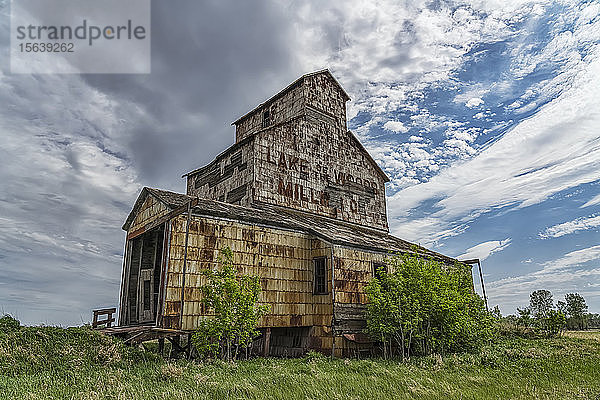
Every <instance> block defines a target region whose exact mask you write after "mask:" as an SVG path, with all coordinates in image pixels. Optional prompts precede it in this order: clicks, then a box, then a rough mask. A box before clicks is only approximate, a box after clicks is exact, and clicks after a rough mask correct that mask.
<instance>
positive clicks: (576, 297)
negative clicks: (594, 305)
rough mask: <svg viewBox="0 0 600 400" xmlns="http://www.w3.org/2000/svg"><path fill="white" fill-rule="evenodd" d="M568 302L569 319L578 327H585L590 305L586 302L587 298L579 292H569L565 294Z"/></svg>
mask: <svg viewBox="0 0 600 400" xmlns="http://www.w3.org/2000/svg"><path fill="white" fill-rule="evenodd" d="M565 301H566V302H567V303H566V311H567V312H566V314H567V315H568V317H569V320H570V321H571V322H572V323H573V325H575V326H576V327H577V328H578V329H585V320H586V316H587V315H586V314H587V310H588V306H587V304H586V303H585V299H584V298H583V296H582V295H580V294H579V293H567V294H566V295H565Z"/></svg>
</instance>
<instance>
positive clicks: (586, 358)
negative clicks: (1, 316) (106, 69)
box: [0, 327, 600, 400]
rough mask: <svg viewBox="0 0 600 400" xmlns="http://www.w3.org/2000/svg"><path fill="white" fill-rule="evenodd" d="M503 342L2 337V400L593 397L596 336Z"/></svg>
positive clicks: (597, 381) (76, 332)
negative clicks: (280, 352) (397, 347)
mask: <svg viewBox="0 0 600 400" xmlns="http://www.w3.org/2000/svg"><path fill="white" fill-rule="evenodd" d="M569 336H576V337H563V338H557V339H535V340H533V339H504V340H500V341H498V342H497V343H495V344H492V345H490V346H488V347H486V348H485V349H483V351H482V352H481V353H480V354H459V355H451V356H447V357H439V356H432V357H425V358H414V359H412V360H411V361H410V362H408V363H399V362H397V361H383V360H334V361H331V360H329V359H328V358H325V357H322V356H318V355H314V354H313V355H312V356H308V357H305V358H303V359H288V360H285V359H254V360H250V361H243V362H238V363H235V364H229V363H224V362H210V363H198V362H188V361H185V360H179V361H165V360H163V359H162V358H160V357H158V356H156V355H154V354H153V353H151V352H145V351H142V350H139V349H136V348H128V347H125V346H123V345H122V344H121V343H120V342H118V341H117V340H113V339H111V338H108V337H104V336H102V335H100V334H98V333H97V332H93V331H91V330H89V329H87V328H69V329H61V328H51V327H43V328H39V327H25V328H23V327H22V328H20V329H18V330H5V331H4V332H3V331H2V330H0V397H1V398H2V399H379V398H383V399H445V400H450V399H598V398H600V397H599V396H600V333H599V332H595V333H589V332H584V333H579V334H577V333H572V334H569Z"/></svg>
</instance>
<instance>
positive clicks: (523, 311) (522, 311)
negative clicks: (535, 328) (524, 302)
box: [517, 307, 533, 328]
mask: <svg viewBox="0 0 600 400" xmlns="http://www.w3.org/2000/svg"><path fill="white" fill-rule="evenodd" d="M532 323H533V319H532V318H531V310H530V309H529V307H525V308H517V325H519V326H522V327H523V328H529V327H530V326H531V324H532Z"/></svg>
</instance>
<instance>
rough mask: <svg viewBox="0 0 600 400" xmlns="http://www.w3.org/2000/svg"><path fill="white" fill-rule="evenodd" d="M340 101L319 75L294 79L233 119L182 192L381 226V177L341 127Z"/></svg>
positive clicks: (337, 89) (327, 79)
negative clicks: (231, 132) (232, 140)
mask: <svg viewBox="0 0 600 400" xmlns="http://www.w3.org/2000/svg"><path fill="white" fill-rule="evenodd" d="M346 100H347V97H346V95H345V93H344V92H343V90H342V89H341V88H340V87H339V85H338V84H337V83H336V82H335V81H334V79H333V78H332V77H331V76H330V75H329V74H327V73H321V74H316V75H311V76H307V77H305V78H303V79H301V80H299V81H297V82H296V83H295V84H294V85H292V87H291V89H289V90H288V91H286V92H284V93H283V94H281V95H280V96H279V97H277V96H276V97H275V98H273V99H272V100H270V101H269V102H267V103H266V104H264V105H262V106H260V107H259V108H257V109H256V110H254V111H252V112H251V113H250V114H249V115H248V116H246V117H245V118H244V119H242V120H240V121H238V122H237V123H236V144H235V145H234V146H232V147H231V148H230V149H229V150H227V151H226V152H225V153H223V154H222V155H220V156H219V157H217V159H216V160H215V161H213V162H212V163H211V164H209V165H207V166H206V167H203V168H201V169H200V170H198V171H194V172H193V173H191V174H190V175H188V184H187V193H188V194H190V195H197V196H199V197H202V198H207V199H212V200H219V201H225V202H228V203H236V204H240V205H244V206H250V205H252V206H255V207H260V204H261V203H267V204H273V205H278V206H284V207H289V208H294V209H297V210H301V211H307V212H311V213H316V214H320V215H325V216H328V217H332V218H336V219H340V220H343V221H347V222H352V223H356V224H360V225H363V226H369V227H377V228H379V229H382V230H387V229H388V224H387V216H386V204H385V182H386V177H385V176H384V175H383V174H382V173H381V171H380V170H379V168H378V167H377V166H376V165H375V163H374V162H373V160H372V159H371V158H370V156H369V154H368V153H367V152H366V151H365V150H364V148H363V147H362V145H361V144H360V143H359V142H358V140H357V139H356V138H355V137H353V135H352V133H350V132H348V131H347V128H346ZM267 110H268V111H269V116H270V117H269V118H270V123H269V125H268V126H264V125H263V118H264V112H265V111H267Z"/></svg>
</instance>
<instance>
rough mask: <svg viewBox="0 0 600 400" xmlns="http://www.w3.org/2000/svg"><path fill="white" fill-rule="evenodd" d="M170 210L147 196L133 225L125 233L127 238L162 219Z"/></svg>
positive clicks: (150, 196)
mask: <svg viewBox="0 0 600 400" xmlns="http://www.w3.org/2000/svg"><path fill="white" fill-rule="evenodd" d="M169 212H171V209H170V208H168V207H167V206H165V205H164V204H163V203H162V202H160V201H159V200H158V199H156V198H155V197H154V196H152V195H149V196H148V197H146V200H145V201H144V204H143V205H142V207H141V208H140V210H139V212H138V214H137V215H136V217H135V219H134V220H133V223H132V224H131V226H130V227H129V230H128V231H127V236H128V237H129V236H131V235H135V234H136V232H140V231H141V232H143V229H144V228H145V227H146V226H149V225H151V224H152V223H153V222H154V221H156V220H158V219H159V218H161V217H164V216H165V215H167V214H168V213H169Z"/></svg>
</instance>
